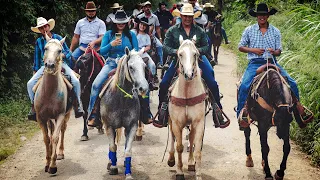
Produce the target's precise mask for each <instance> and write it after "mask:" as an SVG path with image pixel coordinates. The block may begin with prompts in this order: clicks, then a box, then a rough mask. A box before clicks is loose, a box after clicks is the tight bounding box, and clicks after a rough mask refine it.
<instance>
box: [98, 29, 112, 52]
mask: <svg viewBox="0 0 320 180" xmlns="http://www.w3.org/2000/svg"><path fill="white" fill-rule="evenodd" d="M110 34H111V31H108V32H106V34H105V35H104V36H103V37H102V40H101V46H100V54H101V55H103V56H106V55H107V54H108V52H109V50H110V49H111V47H112V45H111V42H112V41H111V35H110Z"/></svg>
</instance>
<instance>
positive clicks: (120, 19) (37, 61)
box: [27, 0, 313, 128]
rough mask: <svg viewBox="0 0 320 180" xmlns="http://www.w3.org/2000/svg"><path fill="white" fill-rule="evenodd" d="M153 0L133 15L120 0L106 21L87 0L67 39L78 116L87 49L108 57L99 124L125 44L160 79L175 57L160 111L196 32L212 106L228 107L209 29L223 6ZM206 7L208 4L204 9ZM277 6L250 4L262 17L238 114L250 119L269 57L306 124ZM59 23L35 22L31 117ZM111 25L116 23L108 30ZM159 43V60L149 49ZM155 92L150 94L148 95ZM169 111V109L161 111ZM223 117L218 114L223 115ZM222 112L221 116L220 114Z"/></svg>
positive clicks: (251, 35)
mask: <svg viewBox="0 0 320 180" xmlns="http://www.w3.org/2000/svg"><path fill="white" fill-rule="evenodd" d="M151 7H152V4H151V3H150V2H149V1H147V2H144V3H141V4H138V5H137V6H136V9H135V10H134V11H133V14H132V15H131V16H128V15H127V14H126V12H125V11H124V9H123V6H120V5H119V3H114V4H113V6H112V7H110V8H111V9H113V12H112V13H110V14H109V15H108V16H107V18H106V21H105V22H104V21H103V20H101V19H99V18H98V17H97V15H96V13H97V9H99V7H97V6H96V5H95V3H94V2H93V1H89V2H87V4H86V6H85V8H83V9H84V11H85V14H86V17H84V18H82V19H80V20H79V21H78V22H77V24H76V27H75V30H74V36H73V38H72V41H71V45H70V49H69V48H68V45H67V44H66V43H65V42H64V44H63V51H62V54H63V55H62V56H63V57H62V58H63V61H64V63H63V65H62V67H63V68H64V73H65V75H67V76H69V77H70V78H71V84H72V86H73V91H74V93H75V95H76V97H77V98H76V99H77V106H76V108H75V116H76V118H78V117H81V116H83V114H84V110H83V106H82V102H81V98H80V95H81V88H80V87H81V86H80V82H79V80H78V78H77V77H76V76H75V74H74V73H73V70H72V68H73V66H74V65H73V61H72V59H73V58H74V59H76V60H77V59H78V58H79V57H80V56H81V55H83V54H84V53H85V52H86V50H87V49H94V50H96V51H98V52H99V53H100V54H101V55H102V56H103V57H104V58H105V60H106V61H105V64H104V66H103V68H102V70H101V71H100V73H99V74H98V76H97V77H96V78H95V80H94V82H93V84H92V88H91V95H90V102H89V107H88V111H87V112H88V116H87V117H88V118H87V120H88V125H89V126H95V124H96V123H95V122H96V121H97V119H98V118H99V111H98V110H97V109H98V108H97V107H98V106H99V100H98V95H99V92H100V91H101V89H102V87H103V85H104V82H105V81H106V80H107V79H108V78H109V73H110V72H111V71H112V70H113V69H115V68H116V67H117V62H118V60H119V59H120V58H121V57H122V56H123V55H125V48H126V47H127V48H129V49H130V50H133V49H134V50H136V51H141V50H142V49H143V52H144V53H143V54H142V55H141V56H142V57H143V58H147V59H148V60H147V61H146V64H147V67H148V69H149V70H150V74H151V76H152V77H153V79H154V80H155V81H156V80H157V79H158V78H157V73H156V69H157V67H158V68H163V66H164V65H165V63H166V62H165V61H164V60H165V59H166V58H164V54H165V55H166V56H170V57H171V63H170V65H169V66H168V69H167V71H166V73H165V74H164V77H163V78H162V80H161V82H160V86H159V107H158V109H159V114H160V115H161V114H165V113H167V112H165V111H167V107H166V105H167V104H168V101H169V95H168V93H169V90H168V89H169V87H170V84H171V82H172V80H173V78H174V76H175V74H176V72H177V65H176V64H177V60H178V58H179V57H177V56H178V55H177V50H178V48H179V46H180V43H179V36H182V37H183V39H190V40H191V39H192V37H194V35H195V36H196V41H195V45H196V47H197V48H198V50H199V52H200V54H201V56H200V59H199V67H200V69H201V70H202V78H203V79H204V81H205V83H206V85H207V88H208V92H209V97H210V99H211V103H212V107H215V108H219V109H221V110H222V104H221V102H220V93H219V87H218V83H217V82H216V80H215V76H214V70H213V67H212V64H211V63H210V61H211V60H212V56H211V44H212V42H210V38H209V36H208V34H209V35H210V33H212V32H211V31H210V29H212V26H214V24H215V21H216V20H217V19H220V18H221V15H220V14H219V13H217V11H215V10H213V7H214V6H213V5H211V4H210V3H205V4H204V5H203V6H202V7H201V6H200V5H199V4H198V3H197V0H188V1H187V2H181V3H178V4H177V5H175V6H174V7H173V8H172V9H171V10H168V9H167V4H166V3H164V2H161V3H159V9H158V10H157V11H156V12H154V13H152V12H151ZM203 9H204V10H203ZM276 12H277V11H276V10H275V9H269V8H268V6H267V5H266V4H265V3H260V4H258V5H257V7H256V11H255V10H250V11H249V14H250V15H251V16H253V17H256V20H257V23H256V24H254V25H251V26H249V27H247V28H246V29H245V30H244V32H243V34H242V38H241V41H240V43H239V50H240V51H241V52H245V53H248V60H249V64H248V67H247V69H246V71H245V73H244V75H243V77H242V81H241V85H240V86H239V92H238V106H237V117H238V121H239V124H243V123H241V122H248V107H247V106H246V99H247V97H248V94H249V90H250V85H251V83H252V81H253V78H254V76H255V75H256V70H257V69H258V67H259V66H261V65H263V64H265V63H266V62H267V60H268V61H269V62H270V63H273V64H274V65H275V66H277V67H279V68H280V69H281V75H282V76H284V77H285V78H286V79H287V81H288V83H289V85H290V89H291V90H292V97H293V100H294V110H293V111H294V112H295V113H294V115H295V119H296V121H297V123H298V124H299V126H300V127H301V128H303V127H305V126H306V124H307V123H308V122H311V121H312V119H313V116H312V115H310V113H307V111H306V109H305V108H304V107H303V106H302V105H301V103H300V102H299V91H298V88H297V84H296V82H295V81H294V80H293V79H292V78H291V77H290V76H289V74H288V73H287V72H286V71H285V70H284V69H283V68H282V67H281V66H280V65H279V64H278V63H277V61H276V56H279V55H280V54H281V50H282V46H281V33H280V31H279V30H278V29H277V28H276V27H274V26H272V25H271V24H270V23H269V22H268V18H269V16H271V15H273V14H275V13H276ZM54 26H55V21H54V20H53V19H49V20H46V19H45V18H42V17H39V18H37V25H36V26H35V27H31V30H32V31H33V32H36V33H40V34H41V35H42V36H41V37H39V38H38V39H37V40H36V45H35V53H34V66H33V72H34V75H33V77H32V78H31V79H30V80H29V81H28V84H27V88H28V93H29V97H30V100H31V103H32V108H31V110H30V112H29V114H28V119H29V120H36V115H35V114H36V112H35V109H34V96H35V93H34V91H33V88H34V86H35V85H36V83H37V82H38V81H39V79H40V78H41V76H42V75H43V73H44V69H45V67H44V60H43V57H44V52H45V45H46V39H45V36H46V35H48V36H49V37H50V38H53V39H58V40H61V39H62V37H61V36H60V35H58V34H55V33H53V32H51V30H52V29H53V28H54ZM107 29H110V30H108V31H107ZM221 30H222V31H221V32H222V36H223V37H224V39H225V43H226V44H228V43H229V41H228V40H227V36H226V33H225V31H224V29H223V28H222V29H221ZM152 46H155V50H156V52H157V53H156V54H157V56H158V57H157V58H158V59H159V61H158V63H157V64H156V63H155V62H154V59H152V58H151V57H150V55H149V54H148V53H149V52H150V50H151V49H152ZM148 97H149V96H148ZM141 104H143V105H145V107H146V108H145V109H144V111H145V112H144V113H145V114H147V117H148V121H147V122H149V123H151V122H153V124H154V125H155V126H156V127H164V126H166V125H167V122H166V120H162V118H163V117H160V116H159V118H158V119H156V118H153V115H152V113H151V111H150V107H149V98H142V100H141ZM161 111H164V113H161ZM219 112H220V113H221V111H215V110H213V117H214V123H215V126H216V127H220V128H225V127H227V126H228V125H229V124H230V122H229V120H225V119H224V118H223V116H222V115H221V114H215V113H219ZM217 117H218V118H217ZM215 118H217V119H215Z"/></svg>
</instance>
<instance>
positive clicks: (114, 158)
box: [109, 151, 117, 166]
mask: <svg viewBox="0 0 320 180" xmlns="http://www.w3.org/2000/svg"><path fill="white" fill-rule="evenodd" d="M109 159H110V160H111V165H112V166H116V165H117V152H112V151H109Z"/></svg>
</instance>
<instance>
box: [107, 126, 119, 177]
mask: <svg viewBox="0 0 320 180" xmlns="http://www.w3.org/2000/svg"><path fill="white" fill-rule="evenodd" d="M106 131H107V136H108V140H109V163H108V167H107V169H108V170H110V172H109V174H110V175H117V174H118V168H117V145H116V143H115V138H116V132H115V130H114V129H113V128H111V127H106Z"/></svg>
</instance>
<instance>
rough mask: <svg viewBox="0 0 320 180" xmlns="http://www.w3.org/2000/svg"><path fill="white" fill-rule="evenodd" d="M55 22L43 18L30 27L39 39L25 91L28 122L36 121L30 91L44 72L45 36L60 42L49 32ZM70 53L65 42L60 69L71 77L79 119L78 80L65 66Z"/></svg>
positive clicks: (76, 112) (81, 113)
mask: <svg viewBox="0 0 320 180" xmlns="http://www.w3.org/2000/svg"><path fill="white" fill-rule="evenodd" d="M54 25H55V20H54V19H49V21H47V20H46V19H45V18H43V17H38V18H37V26H36V27H31V30H32V31H33V32H35V33H41V35H42V36H41V37H39V38H38V39H37V41H36V45H35V48H34V62H33V76H32V78H31V79H30V80H29V81H28V83H27V89H28V94H29V97H30V100H31V104H32V106H31V110H30V112H29V114H28V119H29V120H34V121H36V112H35V109H34V94H35V93H34V92H33V91H32V88H33V87H34V86H35V85H36V83H37V82H38V80H39V78H40V77H41V76H42V75H43V71H44V62H43V56H44V51H45V49H44V47H45V45H46V43H47V41H46V38H45V36H46V34H47V35H48V36H49V37H50V38H53V39H58V40H61V39H62V37H61V36H60V35H58V34H55V33H52V32H51V30H52V29H53V28H54ZM71 56H72V55H71V52H70V50H69V48H68V46H67V44H66V42H64V43H63V50H62V58H63V62H64V63H62V68H64V69H65V74H66V75H68V76H70V77H71V83H72V85H73V90H74V91H75V94H76V96H77V100H78V108H77V109H76V110H75V116H76V118H78V117H81V116H82V115H83V108H82V102H81V99H80V91H81V90H80V82H79V80H78V78H77V77H76V76H75V75H74V73H73V71H72V69H71V68H70V67H69V66H68V65H67V64H70V63H71Z"/></svg>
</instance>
